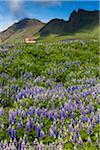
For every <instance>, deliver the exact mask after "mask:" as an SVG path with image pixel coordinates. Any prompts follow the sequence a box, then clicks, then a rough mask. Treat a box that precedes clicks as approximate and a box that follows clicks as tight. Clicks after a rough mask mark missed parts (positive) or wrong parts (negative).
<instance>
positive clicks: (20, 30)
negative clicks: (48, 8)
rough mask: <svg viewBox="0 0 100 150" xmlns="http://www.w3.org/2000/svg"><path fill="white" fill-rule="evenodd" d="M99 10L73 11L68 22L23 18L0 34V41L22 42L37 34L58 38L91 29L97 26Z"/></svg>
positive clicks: (57, 19) (56, 19)
mask: <svg viewBox="0 0 100 150" xmlns="http://www.w3.org/2000/svg"><path fill="white" fill-rule="evenodd" d="M99 15H100V11H99V10H94V11H90V10H84V9H79V10H77V11H76V10H73V12H72V13H71V14H70V16H69V19H68V20H64V19H59V18H55V19H52V20H50V21H49V22H48V23H46V24H45V23H43V22H41V21H40V20H38V19H30V18H24V19H22V20H20V21H19V22H17V23H14V24H13V25H12V26H10V27H9V28H7V29H6V30H4V31H2V32H0V39H1V41H2V42H3V41H8V42H9V40H11V41H14V40H18V39H19V41H20V40H21V41H24V40H25V38H26V37H27V36H30V35H31V36H33V37H34V35H36V34H38V35H39V36H40V37H46V36H49V35H51V34H56V35H59V36H62V35H70V34H74V33H77V32H78V31H80V30H83V29H85V28H87V29H88V28H89V29H91V31H92V29H93V28H94V27H98V26H99Z"/></svg>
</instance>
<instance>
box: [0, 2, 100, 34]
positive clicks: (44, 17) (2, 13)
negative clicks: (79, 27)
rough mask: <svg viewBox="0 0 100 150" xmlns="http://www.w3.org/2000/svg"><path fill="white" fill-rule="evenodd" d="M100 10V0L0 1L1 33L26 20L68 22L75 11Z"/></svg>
mask: <svg viewBox="0 0 100 150" xmlns="http://www.w3.org/2000/svg"><path fill="white" fill-rule="evenodd" d="M79 8H81V9H85V10H100V7H99V0H88V1H87V0H66V1H64V0H59V1H57V0H50V1H48V0H0V31H3V30H5V29H7V28H8V27H9V26H11V25H12V24H13V23H15V22H18V21H19V20H21V19H24V18H36V19H39V20H41V21H42V22H48V21H50V20H51V19H53V18H60V19H64V20H68V19H69V16H70V14H71V13H72V11H73V10H76V11H77V10H78V9H79Z"/></svg>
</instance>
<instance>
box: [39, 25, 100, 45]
mask: <svg viewBox="0 0 100 150" xmlns="http://www.w3.org/2000/svg"><path fill="white" fill-rule="evenodd" d="M99 32H100V27H94V28H92V29H91V28H90V29H89V28H87V29H83V30H80V31H78V32H77V33H73V34H69V35H64V36H58V35H54V34H51V35H50V36H47V37H40V38H39V42H56V41H60V40H67V39H79V40H98V38H99Z"/></svg>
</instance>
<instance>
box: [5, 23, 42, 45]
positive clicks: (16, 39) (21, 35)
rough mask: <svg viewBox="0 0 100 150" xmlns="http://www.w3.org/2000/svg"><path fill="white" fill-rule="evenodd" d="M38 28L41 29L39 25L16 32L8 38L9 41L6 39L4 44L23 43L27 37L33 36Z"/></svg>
mask: <svg viewBox="0 0 100 150" xmlns="http://www.w3.org/2000/svg"><path fill="white" fill-rule="evenodd" d="M40 28H41V25H38V26H36V27H30V28H27V29H25V30H23V31H17V32H16V33H15V34H13V35H12V36H11V37H10V39H7V40H6V41H5V43H23V42H24V41H25V38H26V37H27V36H31V35H32V36H34V34H35V33H36V32H38V31H39V30H40ZM35 38H36V36H35Z"/></svg>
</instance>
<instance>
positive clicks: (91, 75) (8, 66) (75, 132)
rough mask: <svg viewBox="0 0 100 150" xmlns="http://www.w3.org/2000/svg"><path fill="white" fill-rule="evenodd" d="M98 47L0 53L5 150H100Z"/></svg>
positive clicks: (20, 48) (19, 48)
mask: <svg viewBox="0 0 100 150" xmlns="http://www.w3.org/2000/svg"><path fill="white" fill-rule="evenodd" d="M98 47H99V46H98V42H82V41H77V42H71V43H66V42H61V43H54V44H53V43H52V44H34V45H26V44H23V45H15V46H11V45H9V46H1V47H0V150H99V128H100V125H99V119H100V118H99V113H100V111H99V106H100V105H99V91H100V86H99V48H98Z"/></svg>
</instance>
